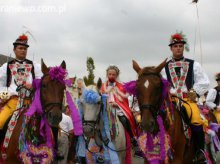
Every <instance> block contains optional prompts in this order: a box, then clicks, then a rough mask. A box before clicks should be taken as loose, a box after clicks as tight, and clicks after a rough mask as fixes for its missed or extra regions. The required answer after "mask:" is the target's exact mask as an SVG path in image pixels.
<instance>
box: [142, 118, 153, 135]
mask: <svg viewBox="0 0 220 164" xmlns="http://www.w3.org/2000/svg"><path fill="white" fill-rule="evenodd" d="M155 124H156V123H155V121H154V120H153V119H150V120H148V121H147V122H143V121H142V122H141V129H143V130H144V131H147V132H153V130H154V127H155Z"/></svg>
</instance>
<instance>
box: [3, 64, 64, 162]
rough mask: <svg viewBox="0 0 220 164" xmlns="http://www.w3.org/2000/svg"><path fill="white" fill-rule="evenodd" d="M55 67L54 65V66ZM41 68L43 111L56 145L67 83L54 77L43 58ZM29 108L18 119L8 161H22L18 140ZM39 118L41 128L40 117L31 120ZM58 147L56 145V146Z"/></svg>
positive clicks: (62, 65) (9, 146) (8, 149)
mask: <svg viewBox="0 0 220 164" xmlns="http://www.w3.org/2000/svg"><path fill="white" fill-rule="evenodd" d="M60 67H61V68H63V69H66V63H65V62H64V61H63V62H62V64H61V65H60ZM52 68H53V67H52ZM41 70H42V72H43V77H42V78H41V83H40V100H41V105H42V109H43V113H44V114H45V116H46V119H47V121H48V123H49V125H50V127H51V128H52V132H53V136H54V139H55V145H56V141H57V140H56V139H57V135H58V128H57V127H58V124H59V122H60V121H61V120H62V102H63V96H64V89H65V84H64V83H60V82H59V81H57V80H56V79H55V80H54V79H52V78H51V76H50V74H49V71H50V68H48V67H47V66H46V65H45V64H44V62H43V60H42V63H41ZM26 111H27V110H24V111H23V112H22V113H21V115H20V117H19V118H18V120H17V124H16V126H15V128H14V131H13V133H12V136H11V139H10V142H9V145H8V148H7V150H6V154H7V159H6V163H20V160H19V157H18V153H19V149H18V146H19V145H18V141H19V136H20V132H21V131H22V122H23V119H24V117H25V116H24V113H25V112H26ZM34 119H35V120H37V123H36V124H38V125H36V127H37V129H38V130H39V128H40V125H39V119H40V118H39V117H38V116H36V117H35V118H30V122H31V121H34ZM36 135H39V131H37V132H36ZM55 148H56V147H55Z"/></svg>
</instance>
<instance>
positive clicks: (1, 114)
mask: <svg viewBox="0 0 220 164" xmlns="http://www.w3.org/2000/svg"><path fill="white" fill-rule="evenodd" d="M13 45H14V49H13V50H14V53H15V59H13V60H11V61H9V62H7V63H5V64H3V65H2V66H1V67H0V95H2V96H0V99H1V101H0V130H1V129H3V127H4V125H5V122H6V121H7V120H8V119H9V118H10V116H11V115H12V114H13V112H14V111H15V110H16V109H18V108H20V107H22V106H25V105H28V103H30V102H29V100H27V99H26V96H28V95H30V91H31V88H32V81H33V79H35V78H41V76H42V73H41V67H40V65H39V64H37V63H34V62H32V61H31V60H28V59H26V56H27V50H28V47H29V45H28V37H27V36H26V35H24V34H23V35H21V36H19V37H18V39H16V41H15V42H14V43H13ZM5 95H7V96H5ZM19 98H20V100H21V98H22V103H21V102H19V101H20V100H19Z"/></svg>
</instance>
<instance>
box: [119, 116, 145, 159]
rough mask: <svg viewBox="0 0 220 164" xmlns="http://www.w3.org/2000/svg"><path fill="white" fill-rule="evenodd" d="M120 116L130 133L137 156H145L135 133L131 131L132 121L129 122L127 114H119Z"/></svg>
mask: <svg viewBox="0 0 220 164" xmlns="http://www.w3.org/2000/svg"><path fill="white" fill-rule="evenodd" d="M118 118H119V120H120V121H121V123H122V125H123V127H124V128H125V129H126V131H127V132H128V133H129V135H130V138H131V143H132V145H133V148H134V151H135V152H134V154H135V156H138V157H143V155H142V152H141V150H140V149H139V147H138V143H137V141H136V139H135V138H134V135H133V133H132V131H131V126H130V123H129V121H128V119H127V118H126V117H125V116H118Z"/></svg>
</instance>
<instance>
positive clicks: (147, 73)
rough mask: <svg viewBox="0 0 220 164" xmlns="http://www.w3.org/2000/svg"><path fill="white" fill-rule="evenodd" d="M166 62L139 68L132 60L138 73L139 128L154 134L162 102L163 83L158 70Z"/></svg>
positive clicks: (157, 127) (157, 129)
mask: <svg viewBox="0 0 220 164" xmlns="http://www.w3.org/2000/svg"><path fill="white" fill-rule="evenodd" d="M165 64H166V60H165V61H163V62H162V63H161V64H160V65H158V66H157V67H144V68H141V67H140V66H139V65H138V63H137V62H136V61H134V60H133V69H134V70H135V71H136V72H137V74H138V79H137V86H136V89H137V99H138V103H139V107H140V110H141V118H142V120H141V128H142V129H143V130H144V131H147V132H150V133H154V134H156V133H157V132H158V131H159V126H158V124H157V116H158V115H159V111H160V106H161V103H162V101H161V100H162V90H163V83H162V79H161V75H160V72H161V70H162V69H163V67H164V66H165Z"/></svg>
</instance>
